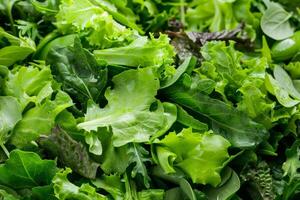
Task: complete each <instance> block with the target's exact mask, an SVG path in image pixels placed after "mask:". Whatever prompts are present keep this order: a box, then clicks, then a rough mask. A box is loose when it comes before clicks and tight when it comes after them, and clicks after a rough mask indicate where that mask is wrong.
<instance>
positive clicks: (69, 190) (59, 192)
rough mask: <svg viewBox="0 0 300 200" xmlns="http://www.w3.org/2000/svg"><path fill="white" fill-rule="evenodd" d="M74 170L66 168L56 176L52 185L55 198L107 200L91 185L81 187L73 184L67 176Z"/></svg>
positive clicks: (63, 199) (65, 199)
mask: <svg viewBox="0 0 300 200" xmlns="http://www.w3.org/2000/svg"><path fill="white" fill-rule="evenodd" d="M71 172H72V170H71V169H70V168H66V169H65V170H60V171H59V172H57V173H56V175H55V176H54V178H53V180H52V183H53V188H54V193H55V196H56V197H57V198H58V199H60V200H67V199H74V200H82V199H85V200H107V198H106V197H105V196H103V195H101V194H99V193H97V192H96V190H95V188H93V187H92V186H90V185H89V184H82V185H81V186H80V187H78V186H77V185H74V184H73V183H71V182H70V181H69V180H68V178H67V175H68V174H70V173H71Z"/></svg>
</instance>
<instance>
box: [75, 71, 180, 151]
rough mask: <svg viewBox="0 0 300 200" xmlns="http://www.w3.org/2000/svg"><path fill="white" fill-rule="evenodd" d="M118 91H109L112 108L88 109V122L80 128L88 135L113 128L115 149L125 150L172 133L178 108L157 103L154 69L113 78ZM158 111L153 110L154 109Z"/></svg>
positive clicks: (156, 80) (94, 105) (109, 105)
mask: <svg viewBox="0 0 300 200" xmlns="http://www.w3.org/2000/svg"><path fill="white" fill-rule="evenodd" d="M112 81H113V83H114V88H113V89H111V88H108V89H107V90H106V92H105V97H106V99H107V101H108V104H107V105H106V106H105V107H104V108H99V106H98V105H96V104H94V103H91V102H90V104H89V105H88V110H87V114H86V116H85V121H84V122H82V123H80V124H78V127H79V128H82V129H85V130H86V131H92V130H97V128H99V127H111V128H112V132H113V145H114V146H117V147H118V146H122V145H125V144H127V143H130V142H147V141H149V138H150V137H151V136H153V135H155V136H159V135H160V134H161V133H164V132H165V131H167V130H168V129H169V127H170V126H171V125H172V123H173V122H174V121H175V120H176V119H174V117H172V116H174V114H175V115H176V106H175V105H173V106H171V107H172V108H174V109H172V110H171V111H172V112H171V113H168V110H167V109H166V108H168V107H169V106H167V104H162V103H160V102H158V101H157V100H156V99H155V95H156V93H157V90H158V89H159V81H158V79H157V77H156V76H155V75H154V72H153V70H152V68H143V69H138V70H128V71H125V72H122V73H121V74H119V75H117V76H115V77H113V80H112ZM155 102H156V103H157V108H156V109H155V110H151V109H150V108H151V105H152V104H153V103H155Z"/></svg>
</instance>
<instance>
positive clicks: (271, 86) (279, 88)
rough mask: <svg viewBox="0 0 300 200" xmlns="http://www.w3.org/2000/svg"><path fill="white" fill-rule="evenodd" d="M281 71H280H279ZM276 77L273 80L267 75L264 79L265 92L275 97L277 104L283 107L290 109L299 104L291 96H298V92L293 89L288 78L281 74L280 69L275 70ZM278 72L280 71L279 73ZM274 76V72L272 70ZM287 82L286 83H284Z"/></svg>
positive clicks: (298, 100) (298, 101)
mask: <svg viewBox="0 0 300 200" xmlns="http://www.w3.org/2000/svg"><path fill="white" fill-rule="evenodd" d="M280 69H281V70H280ZM276 70H277V71H276V77H277V78H278V79H279V81H280V82H279V81H277V79H274V78H273V77H272V76H271V75H269V74H268V75H267V76H266V79H265V86H266V88H267V90H268V91H269V92H270V93H271V94H273V95H275V96H276V98H277V100H278V102H279V103H280V104H281V105H283V106H284V107H287V108H290V107H293V106H295V105H297V104H299V103H300V99H299V98H297V99H293V98H291V96H298V95H299V93H298V91H297V90H296V89H295V88H294V86H293V82H292V81H291V80H290V77H288V75H287V74H286V72H285V71H284V70H283V71H284V73H280V72H283V71H282V68H277V69H276ZM279 70H280V71H279ZM274 75H275V70H274ZM286 81H287V82H286Z"/></svg>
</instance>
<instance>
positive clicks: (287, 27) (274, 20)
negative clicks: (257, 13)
mask: <svg viewBox="0 0 300 200" xmlns="http://www.w3.org/2000/svg"><path fill="white" fill-rule="evenodd" d="M265 2H266V6H267V10H266V11H265V13H264V14H263V16H262V18H261V21H260V26H261V29H262V30H263V32H264V33H265V34H266V35H267V36H269V37H270V38H272V39H274V40H283V39H285V38H288V37H290V36H292V35H293V33H294V28H293V27H292V26H291V24H290V22H289V19H290V18H291V16H292V14H291V13H288V12H287V11H285V10H284V8H283V7H282V6H281V5H280V4H278V3H275V2H270V1H269V0H265Z"/></svg>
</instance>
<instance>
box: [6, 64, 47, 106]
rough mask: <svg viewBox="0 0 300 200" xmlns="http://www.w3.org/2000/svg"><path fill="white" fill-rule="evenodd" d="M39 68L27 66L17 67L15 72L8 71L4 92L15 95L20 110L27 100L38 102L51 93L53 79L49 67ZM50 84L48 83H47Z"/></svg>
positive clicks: (41, 66)
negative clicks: (19, 104)
mask: <svg viewBox="0 0 300 200" xmlns="http://www.w3.org/2000/svg"><path fill="white" fill-rule="evenodd" d="M40 68H41V69H39V68H37V67H33V66H29V67H20V68H17V69H16V71H15V73H9V75H8V80H7V82H6V83H5V88H4V91H5V94H6V95H9V96H13V97H16V98H17V99H18V100H19V101H20V103H21V107H22V110H23V109H24V108H25V107H26V106H27V105H28V103H29V102H35V103H40V102H41V101H42V100H43V99H44V98H46V97H48V96H49V95H50V94H51V93H52V88H51V82H52V80H53V78H52V75H51V71H50V69H49V67H46V66H43V65H40ZM49 84H50V85H49Z"/></svg>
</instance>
